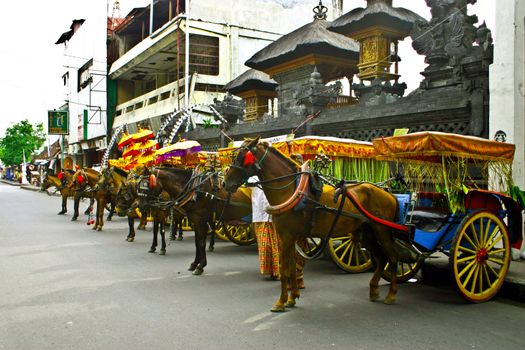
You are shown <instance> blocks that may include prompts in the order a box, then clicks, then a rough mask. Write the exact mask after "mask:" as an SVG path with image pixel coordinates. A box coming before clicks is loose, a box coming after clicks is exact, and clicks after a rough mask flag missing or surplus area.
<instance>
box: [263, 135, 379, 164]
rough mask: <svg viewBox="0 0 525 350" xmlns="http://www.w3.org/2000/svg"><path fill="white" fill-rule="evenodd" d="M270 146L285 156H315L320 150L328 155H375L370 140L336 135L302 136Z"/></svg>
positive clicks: (369, 156) (363, 156)
mask: <svg viewBox="0 0 525 350" xmlns="http://www.w3.org/2000/svg"><path fill="white" fill-rule="evenodd" d="M272 146H273V147H274V148H276V149H277V150H279V151H280V152H281V153H283V154H285V155H287V156H289V155H290V154H294V153H299V154H301V155H302V156H303V157H305V158H306V159H309V158H311V157H315V155H317V154H319V153H321V152H323V153H324V154H325V155H327V156H328V157H348V158H373V157H374V156H375V151H374V146H373V145H372V143H371V142H364V141H356V140H351V139H342V138H338V137H325V136H304V137H299V138H297V139H294V140H291V141H283V142H276V143H274V144H272Z"/></svg>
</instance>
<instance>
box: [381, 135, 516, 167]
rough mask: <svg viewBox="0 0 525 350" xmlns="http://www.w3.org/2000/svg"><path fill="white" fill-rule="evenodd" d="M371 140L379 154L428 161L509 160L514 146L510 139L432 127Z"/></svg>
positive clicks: (510, 160) (512, 157)
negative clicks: (430, 129)
mask: <svg viewBox="0 0 525 350" xmlns="http://www.w3.org/2000/svg"><path fill="white" fill-rule="evenodd" d="M373 144H374V148H375V150H376V153H377V156H378V157H379V158H383V159H400V158H403V159H413V160H420V161H427V162H441V158H442V157H453V158H465V159H472V160H483V161H496V162H505V163H512V161H513V159H514V151H515V146H514V145H513V144H510V143H504V142H496V141H490V140H487V139H482V138H480V137H474V136H464V135H457V134H448V133H441V132H435V131H425V132H417V133H413V134H408V135H402V136H391V137H383V138H377V139H374V140H373Z"/></svg>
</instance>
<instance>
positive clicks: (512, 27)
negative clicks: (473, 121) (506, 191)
mask: <svg viewBox="0 0 525 350" xmlns="http://www.w3.org/2000/svg"><path fill="white" fill-rule="evenodd" d="M496 12H497V15H496V31H495V32H496V33H495V35H496V36H497V38H498V40H496V41H495V44H494V63H493V64H492V66H491V67H490V121H489V133H490V137H491V138H493V137H494V134H495V133H496V131H498V130H502V131H504V132H505V133H506V134H507V142H510V143H514V144H515V145H516V153H515V156H514V169H513V173H514V181H515V183H516V184H517V185H518V186H520V187H521V188H522V189H525V168H524V167H525V147H524V146H525V104H524V102H525V94H524V78H525V77H524V74H525V72H524V68H525V57H524V49H525V46H524V41H525V31H524V21H525V2H524V1H522V0H507V1H498V2H497V7H496Z"/></svg>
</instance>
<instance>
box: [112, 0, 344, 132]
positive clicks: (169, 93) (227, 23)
mask: <svg viewBox="0 0 525 350" xmlns="http://www.w3.org/2000/svg"><path fill="white" fill-rule="evenodd" d="M145 3H146V4H147V1H145ZM324 3H325V5H326V6H328V8H329V12H328V17H329V19H333V18H335V17H337V16H339V15H340V13H341V11H340V10H339V8H340V6H342V1H340V0H336V1H324ZM154 4H155V5H154V8H153V15H152V16H151V14H150V6H149V5H148V6H146V7H143V8H137V9H134V10H133V11H131V12H130V14H129V15H128V16H127V18H126V20H125V21H124V22H123V23H122V24H121V25H120V26H119V27H118V28H116V29H115V35H114V46H113V47H114V50H116V51H117V54H116V56H117V57H118V58H117V59H116V60H115V61H114V62H113V63H112V64H111V68H110V71H109V78H110V79H112V80H116V81H117V86H118V88H117V105H116V108H115V109H116V113H115V120H114V123H113V128H116V127H119V126H121V125H127V127H128V129H129V130H130V131H132V132H133V131H135V130H136V127H137V123H140V124H146V126H148V127H149V128H152V129H153V130H157V129H158V128H159V126H160V123H161V118H162V117H163V116H165V115H169V114H171V113H172V112H173V111H174V110H176V109H179V108H181V107H183V106H184V91H185V88H184V84H185V82H184V70H185V65H184V53H185V52H184V45H185V31H186V30H188V32H189V42H190V45H189V50H190V54H189V73H190V75H191V78H190V82H189V84H188V90H189V94H188V96H189V104H190V105H196V104H209V103H211V102H213V99H214V98H222V96H223V91H222V88H223V86H224V85H225V84H227V83H228V82H229V81H231V80H232V79H233V78H235V77H236V76H238V75H239V74H241V73H242V72H244V71H245V70H247V69H248V68H247V67H245V66H244V62H245V61H246V60H247V59H248V58H250V57H251V56H252V55H253V54H254V53H255V52H257V51H258V50H260V49H262V48H263V47H265V46H267V45H268V43H270V42H271V41H274V40H276V39H277V38H279V37H280V36H281V35H283V34H286V33H289V32H290V31H292V30H294V29H296V28H298V27H300V26H302V25H304V24H306V23H308V22H311V20H312V17H313V12H312V9H313V7H314V6H316V5H317V4H318V1H317V0H311V1H310V0H309V1H306V0H301V1H299V0H242V1H239V0H222V1H220V2H217V1H216V0H192V1H189V4H190V5H189V11H188V14H189V17H190V19H189V21H188V25H186V24H187V23H186V22H187V21H186V18H185V12H186V11H185V1H183V0H156V1H154ZM150 18H153V25H152V26H151V31H152V32H151V33H150V32H149V31H150ZM186 28H188V29H186Z"/></svg>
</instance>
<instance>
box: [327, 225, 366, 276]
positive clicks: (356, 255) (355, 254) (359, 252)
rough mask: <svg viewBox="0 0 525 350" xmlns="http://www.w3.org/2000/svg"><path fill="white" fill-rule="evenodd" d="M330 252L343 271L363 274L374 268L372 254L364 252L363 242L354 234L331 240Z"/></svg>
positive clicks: (329, 244) (329, 243) (329, 242)
mask: <svg viewBox="0 0 525 350" xmlns="http://www.w3.org/2000/svg"><path fill="white" fill-rule="evenodd" d="M328 252H329V253H330V257H331V258H332V261H333V262H334V263H335V264H336V265H337V266H338V267H339V268H340V269H341V270H343V271H346V272H349V273H361V272H365V271H367V270H369V269H370V268H371V267H372V259H370V254H369V253H368V252H367V251H366V250H363V247H362V246H361V242H359V240H358V239H357V238H356V237H355V236H354V235H352V234H349V235H348V236H344V237H338V238H330V240H329V241H328Z"/></svg>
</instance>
